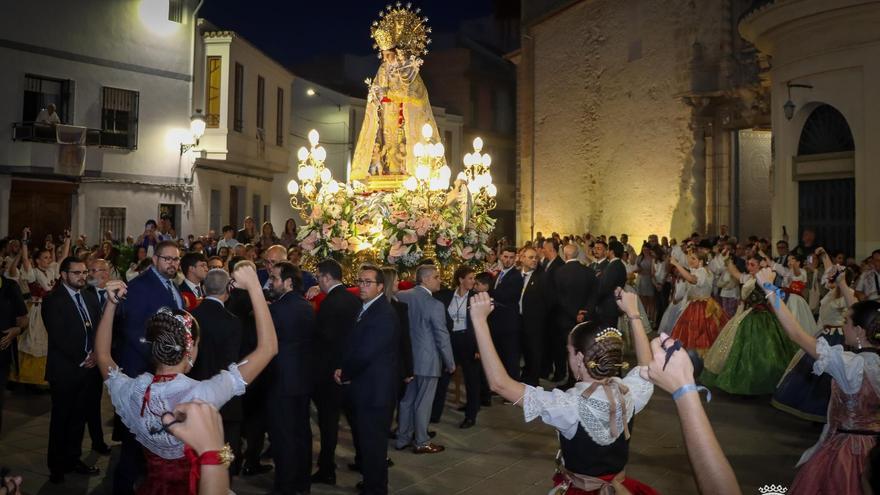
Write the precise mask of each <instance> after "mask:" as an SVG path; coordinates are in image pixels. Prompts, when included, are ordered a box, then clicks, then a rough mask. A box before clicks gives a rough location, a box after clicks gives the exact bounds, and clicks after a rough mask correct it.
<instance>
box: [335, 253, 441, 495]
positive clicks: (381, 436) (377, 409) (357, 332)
mask: <svg viewBox="0 0 880 495" xmlns="http://www.w3.org/2000/svg"><path fill="white" fill-rule="evenodd" d="M357 284H358V287H359V288H360V296H361V300H362V301H363V302H364V305H363V308H362V309H361V311H360V315H359V316H358V320H357V324H356V325H355V328H354V330H352V331H351V334H349V338H348V342H347V345H346V349H345V351H344V352H343V356H342V365H341V368H340V369H337V370H336V371H335V372H334V379H335V380H336V383H339V384H340V385H342V384H347V385H348V389H347V390H346V392H347V395H348V400H349V402H350V404H351V406H352V416H353V418H352V419H353V420H354V423H355V426H356V428H355V429H356V430H357V432H358V433H357V436H356V440H357V442H358V445H357V450H358V452H359V454H360V457H361V473H363V476H364V481H363V489H362V490H361V492H360V493H361V494H362V495H385V494H387V493H388V464H387V462H386V459H387V457H388V430H389V429H390V428H391V418H392V415H393V414H394V404H395V402H396V401H397V391H398V383H399V380H400V376H399V373H400V371H399V367H398V359H399V358H400V357H399V355H398V354H399V350H398V349H399V347H398V346H399V344H398V339H399V338H400V335H399V333H398V325H397V314H396V313H395V312H394V308H393V307H392V306H391V303H389V302H388V299H387V298H386V297H385V279H384V277H383V275H382V271H381V270H380V269H379V268H378V267H375V266H372V265H364V266H363V267H361V271H360V273H359V274H358V280H357ZM438 304H440V303H439V302H438Z"/></svg>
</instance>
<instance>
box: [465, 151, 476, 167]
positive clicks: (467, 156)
mask: <svg viewBox="0 0 880 495" xmlns="http://www.w3.org/2000/svg"><path fill="white" fill-rule="evenodd" d="M473 164H474V157H473V155H471V154H470V153H465V154H464V167H465V168H470V167H471V165H473Z"/></svg>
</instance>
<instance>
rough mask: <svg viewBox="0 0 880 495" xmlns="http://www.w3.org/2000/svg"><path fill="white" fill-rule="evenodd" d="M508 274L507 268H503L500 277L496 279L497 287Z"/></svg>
mask: <svg viewBox="0 0 880 495" xmlns="http://www.w3.org/2000/svg"><path fill="white" fill-rule="evenodd" d="M506 274H507V270H501V273H499V274H498V278H497V279H496V280H495V288H496V289H497V288H498V285H499V284H501V279H502V278H504V275H506Z"/></svg>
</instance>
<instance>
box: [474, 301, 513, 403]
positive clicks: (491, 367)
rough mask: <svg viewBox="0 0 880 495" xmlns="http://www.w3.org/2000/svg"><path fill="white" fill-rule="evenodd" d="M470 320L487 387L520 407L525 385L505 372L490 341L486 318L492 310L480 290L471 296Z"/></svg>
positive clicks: (490, 336) (489, 302) (490, 303)
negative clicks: (487, 383)
mask: <svg viewBox="0 0 880 495" xmlns="http://www.w3.org/2000/svg"><path fill="white" fill-rule="evenodd" d="M470 303H471V306H470V310H471V322H472V323H473V325H474V334H475V335H476V337H477V347H479V349H480V362H481V363H483V371H485V372H486V380H487V381H488V382H489V388H491V389H492V391H493V392H495V393H497V394H498V395H500V396H502V397H504V398H505V399H507V400H508V401H509V402H512V403H514V404H517V405H519V406H520V407H522V401H521V400H520V399H522V397H523V395H524V394H525V391H526V387H525V385H523V384H522V383H520V382H518V381H516V380H514V379H513V378H511V377H510V375H508V374H507V370H505V369H504V365H503V364H502V363H501V358H499V357H498V352H497V351H496V350H495V344H493V343H492V335H491V334H490V333H489V322H488V321H487V318H488V317H489V313H491V312H492V300H491V299H490V298H489V294H487V293H485V292H481V293H479V294H476V295H474V296H472V297H471V301H470Z"/></svg>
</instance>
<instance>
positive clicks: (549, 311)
mask: <svg viewBox="0 0 880 495" xmlns="http://www.w3.org/2000/svg"><path fill="white" fill-rule="evenodd" d="M541 255H542V256H543V259H542V260H541V271H542V272H543V275H542V276H541V291H542V292H543V293H544V304H545V306H546V315H547V321H546V323H545V326H544V346H543V349H544V354H543V356H542V358H541V371H542V373H541V376H544V377H546V378H550V380H551V381H554V382H560V381H562V379H563V378H565V373H566V370H567V365H565V366H564V367H555V368H554V365H556V364H558V363H556V361H555V360H554V349H555V348H556V347H557V345H556V343H557V338H556V321H555V318H554V316H553V315H555V314H556V311H558V308H557V307H556V306H557V304H558V292H557V290H556V275H555V272H556V270H558V269H559V268H560V267H561V266H562V265H563V262H562V258H560V257H559V242H558V241H557V240H556V238H555V237H552V238H550V239H546V240H545V241H544V244H543V246H542V249H541ZM551 372H552V373H553V377H552V378H551V377H550V373H551Z"/></svg>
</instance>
